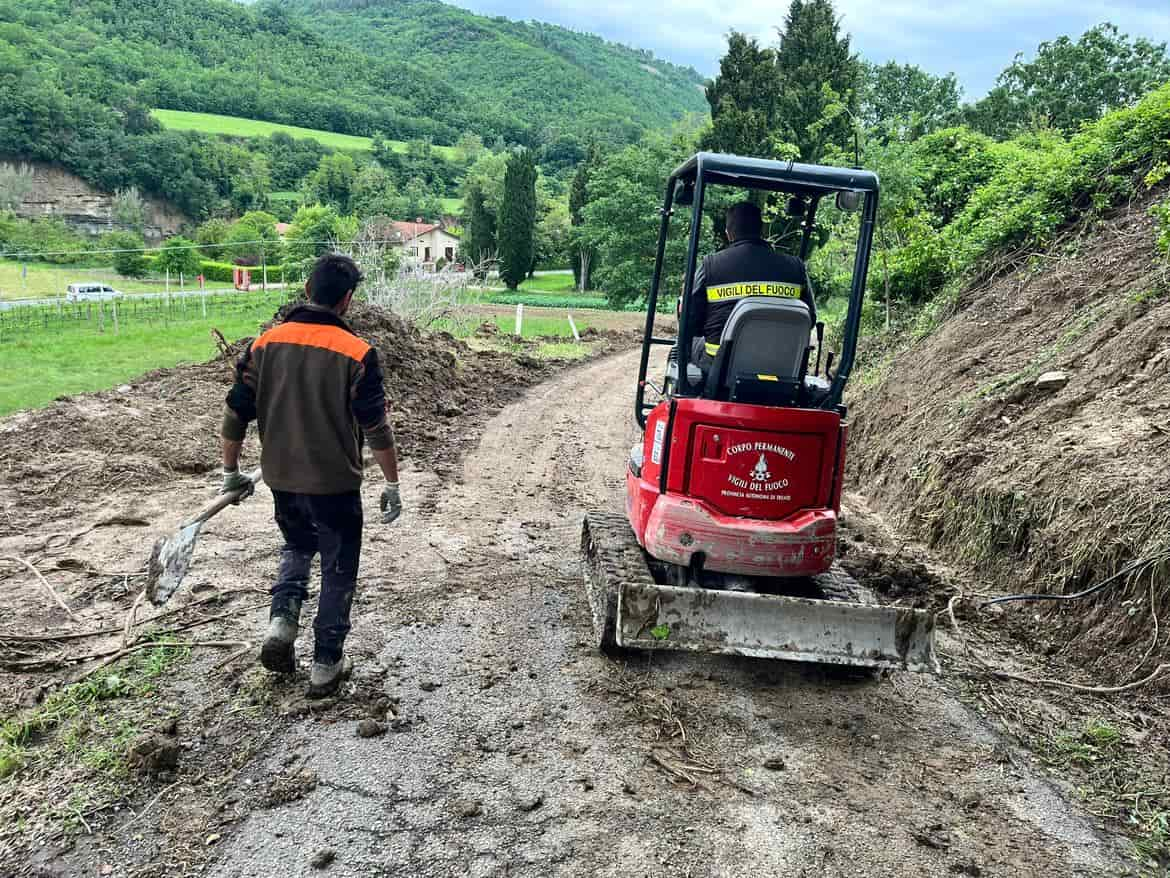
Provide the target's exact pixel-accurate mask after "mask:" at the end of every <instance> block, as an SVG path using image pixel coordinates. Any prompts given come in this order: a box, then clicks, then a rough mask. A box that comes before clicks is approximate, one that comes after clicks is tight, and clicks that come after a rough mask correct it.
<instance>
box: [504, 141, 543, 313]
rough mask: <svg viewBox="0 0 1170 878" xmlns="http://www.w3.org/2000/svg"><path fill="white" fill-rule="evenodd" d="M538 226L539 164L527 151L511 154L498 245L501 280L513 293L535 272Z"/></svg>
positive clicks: (506, 176) (505, 183) (505, 176)
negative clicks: (537, 179) (533, 264)
mask: <svg viewBox="0 0 1170 878" xmlns="http://www.w3.org/2000/svg"><path fill="white" fill-rule="evenodd" d="M535 225H536V164H535V163H534V162H533V160H532V153H530V152H529V151H528V150H526V149H522V150H518V151H517V152H514V153H512V155H511V156H510V157H509V158H508V166H507V169H506V170H505V172H504V202H503V204H502V205H501V207H500V215H499V228H498V230H497V241H498V243H499V250H500V279H501V280H503V281H504V283H505V284H506V285H507V287H508V289H510V290H514V289H516V287H518V286H519V285H520V282H521V281H522V280H524V278H525V277H527V276H528V272H529V271H531V270H532V261H533V258H534V257H535V244H534V239H533V234H534V227H535Z"/></svg>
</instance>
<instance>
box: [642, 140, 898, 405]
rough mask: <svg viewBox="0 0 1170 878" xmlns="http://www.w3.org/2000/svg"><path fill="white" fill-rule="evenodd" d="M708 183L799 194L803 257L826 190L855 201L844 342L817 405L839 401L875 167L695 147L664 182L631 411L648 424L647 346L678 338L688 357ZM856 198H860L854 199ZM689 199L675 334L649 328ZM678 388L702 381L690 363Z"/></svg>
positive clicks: (861, 281) (851, 353)
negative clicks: (678, 214)
mask: <svg viewBox="0 0 1170 878" xmlns="http://www.w3.org/2000/svg"><path fill="white" fill-rule="evenodd" d="M708 186H727V187H731V188H737V189H747V190H762V191H766V192H781V193H785V194H787V195H790V196H792V197H794V198H795V199H798V200H799V201H800V202H801V204H802V205H803V211H802V212H803V218H802V223H801V243H800V254H799V255H800V258H801V260H802V261H807V259H808V256H809V253H810V251H811V247H812V231H813V227H814V224H815V222H816V215H817V208H818V206H819V205H820V203H821V201H822V200H823V199H824V198H826V197H827V196H829V195H833V196H835V197H836V199H837V205H838V206H839V207H841V208H842V209H844V210H856V209H858V207H860V210H861V224H860V229H859V232H858V236H857V252H856V255H855V257H854V263H853V279H852V284H851V288H850V292H849V310H848V313H847V314H846V317H845V325H844V331H843V338H842V344H841V356H840V359H839V360H838V364H839V365H838V367H837V372H836V375H835V376H834V378H833V381H832V384H831V386H830V389H829V392H828V394H827V395H826V396H825V397H824V398H823V399H822V400H820V401H819V402H818V404H817V408H823V409H834V408H836V407H838V406H839V405H840V404H841V397H842V394H843V393H844V390H845V384H846V382H847V381H848V380H849V373H850V371H851V370H852V368H853V360H854V357H855V355H856V353H857V337H858V334H859V332H860V327H861V306H862V301H863V299H864V296H865V282H866V275H867V273H868V271H869V253H870V247H871V245H872V243H873V232H874V224H875V222H876V219H877V208H878V194H879V190H880V185H879V182H878V178H877V175H876V174H874V173H873V172H871V171H864V170H857V169H851V168H835V167H826V166H821V165H804V164H799V163H796V162H781V161H770V160H767V159H756V158H745V157H741V156H734V155H722V154H717V153H709V152H700V153H697V154H696V155H694V156H692V157H691V158H689V159H687V161H685V162H684V163H683V164H681V165H680V166H679V167H678V168H676V169H675V171H674V173H672V174H671V175H670V178H669V179H668V180H667V182H666V194H665V197H664V199H663V204H662V209H661V215H662V220H661V224H660V226H659V230H658V249H657V253H656V255H655V260H654V275H653V279H652V280H651V282H650V292H649V295H648V297H647V301H646V327H645V333H644V336H643V340H642V358H641V362H640V364H639V367H638V389H637V395H636V399H635V403H634V417H635V418H636V419H637V422H638V425H639V426H640V427H642V428H645V426H646V415H647V413H648V412H650V411H651V410H653V408H654V405H655V404H654V403H648V402H646V398H645V396H646V388H647V386H649V385H647V382H646V375H647V369H648V368H649V363H650V350H651V348H652V347H653V346H655V345H666V346H670V347H674V346H676V345H677V346H678V348H679V356H680V358H682V359H684V360H685V357H686V353H685V352H686V351H687V350H688V349H689V344H690V339H691V337H692V336H693V335H694V327H691V326H688V325H687V322H688V321H687V312H688V310H689V309H688V308H687V304H688V303H689V301H690V298H691V295H692V293H693V287H694V280H695V271H696V269H697V267H698V259H699V256H698V253H699V239H700V235H701V229H702V216H703V202H704V199H705V196H706V191H707V187H708ZM859 202H860V203H859ZM676 204H677V205H679V206H691V207H692V219H691V230H690V238H689V241H688V245H687V256H686V271H685V274H684V283H683V300H682V308H681V311H680V315H679V327H678V337H677V338H666V337H660V336H656V335H654V318H655V314H656V312H657V309H658V297H659V292H660V290H659V288H660V285H661V282H662V274H663V259H664V257H665V254H666V241H667V235H668V234H669V231H670V218H671V216H672V215H673V214H674V208H675V205H676ZM675 392H676V395H677V396H690V397H695V396H700V395H701V394H702V392H703V386H702V384H701V383H696V382H693V381H692V380H691V377H690V375H689V370H687V369H685V368H682V369H680V370H679V380H678V386H677V388H676V391H675Z"/></svg>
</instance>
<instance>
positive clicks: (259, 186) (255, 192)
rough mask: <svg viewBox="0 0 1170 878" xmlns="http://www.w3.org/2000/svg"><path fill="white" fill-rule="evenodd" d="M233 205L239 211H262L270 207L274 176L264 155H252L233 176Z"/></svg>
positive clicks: (231, 181) (231, 183)
mask: <svg viewBox="0 0 1170 878" xmlns="http://www.w3.org/2000/svg"><path fill="white" fill-rule="evenodd" d="M230 185H231V203H232V207H233V209H235V210H237V211H249V210H261V209H262V208H265V207H267V206H268V193H269V192H271V191H272V174H271V173H270V172H269V169H268V159H266V158H265V157H264V156H263V155H251V156H249V157H248V158H247V160H246V161H245V162H243V164H242V165H241V167H240V168H239V169H238V170H237V171H236V172H235V173H234V174H233V175H232V176H231V178H230Z"/></svg>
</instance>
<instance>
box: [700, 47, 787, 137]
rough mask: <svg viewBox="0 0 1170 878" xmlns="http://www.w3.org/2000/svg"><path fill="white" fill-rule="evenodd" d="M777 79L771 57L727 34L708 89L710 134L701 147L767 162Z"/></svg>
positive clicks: (773, 55) (772, 53)
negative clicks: (761, 159)
mask: <svg viewBox="0 0 1170 878" xmlns="http://www.w3.org/2000/svg"><path fill="white" fill-rule="evenodd" d="M779 92H780V79H779V77H778V75H777V71H776V53H775V51H774V50H772V49H768V48H761V46H760V44H759V43H758V42H757V41H756V39H755V37H747V36H745V35H743V34H741V33H736V32H734V31H733V32H732V33H731V35H730V36H729V37H728V38H727V54H725V55H724V56H723V58H722V59H720V61H719V74H718V75H717V76H716V77H715V78H714V79H713V80H712V81H711V82H710V83H709V84H708V85H707V103H708V104H710V105H711V129H710V131H709V132H708V133H707V135H706V136H705V137H704V138H703V148H704V149H709V150H713V151H714V152H728V153H733V154H735V155H744V156H759V157H762V158H768V157H770V156H771V152H772V140H773V138H774V136H775V135H776V134H777V133H778V126H777V122H776V106H777V102H778V99H779Z"/></svg>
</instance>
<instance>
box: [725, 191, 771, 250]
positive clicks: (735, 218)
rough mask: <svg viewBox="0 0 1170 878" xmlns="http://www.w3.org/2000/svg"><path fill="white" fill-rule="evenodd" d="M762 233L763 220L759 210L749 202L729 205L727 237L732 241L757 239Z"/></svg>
mask: <svg viewBox="0 0 1170 878" xmlns="http://www.w3.org/2000/svg"><path fill="white" fill-rule="evenodd" d="M763 233H764V218H763V216H761V214H760V208H759V207H758V206H757V205H755V204H752V203H751V202H750V201H741V202H739V203H738V204H733V205H731V209H730V210H728V211H727V237H728V238H729V239H731V240H732V241H742V240H743V239H744V238H759V237H760V236H762V235H763Z"/></svg>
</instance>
